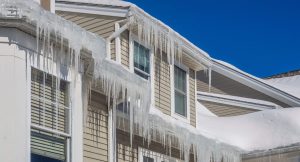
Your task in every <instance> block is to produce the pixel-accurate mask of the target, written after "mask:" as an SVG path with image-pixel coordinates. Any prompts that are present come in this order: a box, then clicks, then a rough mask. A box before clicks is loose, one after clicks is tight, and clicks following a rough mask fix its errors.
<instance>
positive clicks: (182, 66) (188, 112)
mask: <svg viewBox="0 0 300 162" xmlns="http://www.w3.org/2000/svg"><path fill="white" fill-rule="evenodd" d="M174 66H177V67H179V68H181V69H182V70H184V71H185V72H186V109H187V110H186V113H187V114H186V117H184V116H182V115H179V114H177V113H176V112H175V85H174ZM170 75H171V77H170V81H171V83H170V85H171V116H172V117H174V118H175V119H178V120H180V121H182V122H185V123H187V124H190V118H191V114H190V84H189V78H190V75H189V68H188V67H187V66H185V65H183V64H182V63H178V62H176V61H175V62H174V64H172V65H170Z"/></svg>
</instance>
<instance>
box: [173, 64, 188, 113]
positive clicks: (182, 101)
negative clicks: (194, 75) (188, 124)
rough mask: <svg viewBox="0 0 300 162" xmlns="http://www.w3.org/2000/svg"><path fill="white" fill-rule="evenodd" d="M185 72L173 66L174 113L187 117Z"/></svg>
mask: <svg viewBox="0 0 300 162" xmlns="http://www.w3.org/2000/svg"><path fill="white" fill-rule="evenodd" d="M186 85H187V83H186V71H184V70H183V69H181V68H179V67H178V66H175V65H174V91H175V92H174V94H175V113H176V114H179V115H181V116H183V117H187V93H186V91H187V88H186Z"/></svg>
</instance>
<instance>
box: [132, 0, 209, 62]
mask: <svg viewBox="0 0 300 162" xmlns="http://www.w3.org/2000/svg"><path fill="white" fill-rule="evenodd" d="M128 20H129V22H130V30H131V31H132V32H133V33H135V34H136V35H137V36H138V39H139V41H143V42H144V43H145V44H147V45H150V46H153V47H154V51H156V52H157V51H158V52H160V54H162V53H163V52H165V53H166V54H167V58H168V62H169V63H170V64H173V63H174V60H176V61H178V62H181V58H182V53H183V50H186V51H187V52H188V53H189V54H190V55H191V56H192V57H193V58H194V59H197V61H199V62H201V63H203V64H204V65H205V66H204V67H206V66H208V67H209V66H211V61H210V57H209V55H208V54H207V53H206V52H204V51H202V50H201V49H199V48H197V47H196V46H195V45H193V44H191V43H190V42H188V41H187V40H186V39H185V38H183V37H182V36H180V34H178V33H177V32H175V31H174V30H173V29H171V28H170V27H168V26H166V25H164V24H163V23H162V22H161V21H159V20H157V19H155V18H154V17H152V16H150V15H149V14H147V13H146V12H144V11H143V10H142V9H140V8H139V7H137V6H135V5H131V6H130V9H129V15H128ZM156 52H155V53H156Z"/></svg>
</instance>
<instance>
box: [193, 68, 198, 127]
mask: <svg viewBox="0 0 300 162" xmlns="http://www.w3.org/2000/svg"><path fill="white" fill-rule="evenodd" d="M194 76H195V80H194V85H195V87H194V90H195V93H194V96H195V97H194V101H195V102H194V104H195V112H196V114H195V119H196V128H197V125H198V124H197V123H198V122H197V119H198V112H197V102H198V100H197V87H198V86H197V71H196V70H194Z"/></svg>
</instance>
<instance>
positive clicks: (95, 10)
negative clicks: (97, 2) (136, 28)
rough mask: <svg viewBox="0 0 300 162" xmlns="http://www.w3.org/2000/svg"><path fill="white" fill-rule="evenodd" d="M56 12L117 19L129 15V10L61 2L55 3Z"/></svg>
mask: <svg viewBox="0 0 300 162" xmlns="http://www.w3.org/2000/svg"><path fill="white" fill-rule="evenodd" d="M55 10H56V11H66V12H76V13H86V14H94V15H104V16H116V17H126V16H127V13H128V9H121V8H109V7H100V6H86V5H82V4H80V5H78V4H64V3H61V2H56V3H55Z"/></svg>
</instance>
